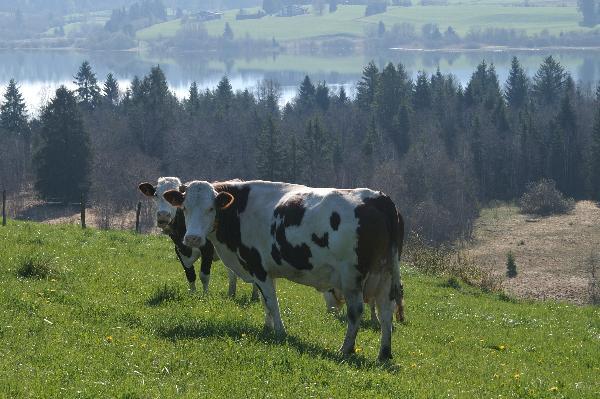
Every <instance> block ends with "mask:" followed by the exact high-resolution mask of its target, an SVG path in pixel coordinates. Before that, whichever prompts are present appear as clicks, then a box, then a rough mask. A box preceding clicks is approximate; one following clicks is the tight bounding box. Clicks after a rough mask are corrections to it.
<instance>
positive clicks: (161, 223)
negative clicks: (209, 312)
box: [138, 177, 258, 299]
mask: <svg viewBox="0 0 600 399" xmlns="http://www.w3.org/2000/svg"><path fill="white" fill-rule="evenodd" d="M180 187H182V184H181V181H180V180H179V178H177V177H161V178H159V179H158V183H157V184H156V186H153V185H152V184H151V183H141V184H140V185H139V186H138V188H139V190H140V191H141V192H142V193H143V194H144V195H146V196H148V197H151V198H153V199H154V200H155V202H156V206H157V212H156V225H157V226H158V227H159V228H160V229H162V231H163V233H165V234H167V235H168V236H169V237H170V238H171V240H172V241H173V243H174V244H175V254H176V255H177V258H178V259H179V262H180V263H181V266H182V267H183V270H184V272H185V276H186V278H187V281H188V284H189V288H190V291H191V292H194V291H196V271H195V269H194V262H196V261H197V260H198V259H199V258H202V259H201V261H200V281H202V288H203V290H204V292H205V293H206V292H208V282H209V280H210V269H211V266H212V261H213V260H215V259H217V257H216V253H215V250H214V247H213V245H212V243H211V242H210V241H207V242H206V243H205V245H203V246H201V247H200V248H192V247H189V246H187V245H185V244H184V243H183V239H184V237H185V232H186V228H185V218H184V216H183V211H182V210H181V209H178V208H176V207H174V206H172V205H171V204H169V203H168V202H167V201H166V200H165V199H164V198H163V194H164V193H165V192H167V191H169V190H179V188H180ZM227 272H228V277H229V292H228V293H229V296H235V291H236V285H237V276H236V275H235V272H233V271H232V270H231V269H227ZM252 299H258V290H257V288H256V286H255V287H254V289H253V291H252Z"/></svg>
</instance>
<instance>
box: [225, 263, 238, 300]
mask: <svg viewBox="0 0 600 399" xmlns="http://www.w3.org/2000/svg"><path fill="white" fill-rule="evenodd" d="M227 275H228V277H229V290H228V291H227V295H228V296H229V297H231V298H233V297H234V296H235V291H236V289H237V274H235V272H234V271H233V270H231V269H227Z"/></svg>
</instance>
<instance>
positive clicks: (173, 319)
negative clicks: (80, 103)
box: [0, 221, 600, 398]
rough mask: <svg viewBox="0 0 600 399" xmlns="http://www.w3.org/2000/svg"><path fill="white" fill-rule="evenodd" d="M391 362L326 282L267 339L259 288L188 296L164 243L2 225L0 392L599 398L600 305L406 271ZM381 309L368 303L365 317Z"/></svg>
mask: <svg viewBox="0 0 600 399" xmlns="http://www.w3.org/2000/svg"><path fill="white" fill-rule="evenodd" d="M403 272H404V281H405V287H406V303H407V313H406V315H407V322H406V323H404V324H396V327H395V331H394V335H393V341H394V342H393V352H394V355H395V357H394V359H393V361H392V362H391V363H389V364H385V365H380V364H377V362H376V361H375V359H376V356H377V350H378V347H379V342H378V341H379V333H378V332H377V331H376V330H375V329H373V327H372V326H371V325H370V324H369V323H368V322H367V321H366V320H365V322H364V326H363V328H362V329H361V331H360V333H359V336H358V340H357V345H358V348H357V353H356V354H355V355H353V356H351V357H349V358H344V357H342V356H340V355H339V354H338V353H337V348H338V347H339V346H340V345H341V342H342V338H343V335H344V331H345V323H344V321H343V320H342V319H341V318H338V317H336V316H333V315H331V314H327V313H326V312H325V308H324V304H323V301H322V299H321V297H320V295H319V294H318V293H317V292H316V291H315V290H313V289H311V288H308V287H303V286H299V285H296V284H293V283H289V282H287V281H280V282H279V284H278V293H279V298H280V305H281V309H282V316H283V319H284V323H286V326H287V329H288V333H289V336H288V337H287V338H286V339H285V340H282V341H277V340H275V339H274V338H273V337H272V336H271V335H269V334H265V333H263V332H262V323H263V311H262V307H261V305H260V304H259V303H254V302H250V300H249V297H250V291H251V289H250V286H249V285H247V284H239V286H238V289H239V291H238V296H237V297H236V298H235V299H229V298H227V296H226V273H225V272H224V268H223V266H222V265H221V264H220V263H215V264H214V268H213V279H212V281H211V287H210V290H211V292H210V294H209V295H202V294H194V295H189V294H188V293H187V292H186V286H187V283H186V282H185V278H184V275H183V272H182V270H180V266H179V263H178V261H177V259H176V257H175V254H174V252H173V250H172V248H171V245H170V241H169V239H168V238H167V237H164V236H149V235H135V234H133V233H131V232H123V231H99V230H94V229H87V230H85V231H83V230H81V229H79V228H78V227H76V226H70V225H59V226H49V225H42V224H36V223H29V222H16V221H9V224H8V226H7V227H0V287H1V290H0V309H1V310H0V376H1V378H0V397H117V398H142V397H143V398H146V397H261V398H264V397H286V398H287V397H394V398H402V397H417V398H421V397H442V396H443V397H458V398H467V397H473V398H481V397H530V398H538V397H549V398H555V397H556V398H560V397H571V398H575V397H576V398H594V397H596V398H597V397H598V396H599V395H600V379H599V378H598V376H599V375H600V308H598V307H596V308H594V307H577V306H573V305H567V304H563V303H556V302H521V301H515V300H512V299H510V298H507V297H506V296H504V295H498V294H491V293H484V292H482V291H480V290H478V289H475V288H472V287H468V286H465V285H464V284H459V285H456V284H448V282H447V281H446V280H445V279H443V278H437V277H430V276H424V275H421V274H419V273H417V272H415V271H413V270H411V269H410V268H409V267H408V266H406V265H403ZM366 313H368V311H367V312H366Z"/></svg>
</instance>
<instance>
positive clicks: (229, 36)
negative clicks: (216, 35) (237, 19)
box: [223, 22, 233, 40]
mask: <svg viewBox="0 0 600 399" xmlns="http://www.w3.org/2000/svg"><path fill="white" fill-rule="evenodd" d="M223 39H225V40H233V30H231V26H229V22H225V30H224V31H223Z"/></svg>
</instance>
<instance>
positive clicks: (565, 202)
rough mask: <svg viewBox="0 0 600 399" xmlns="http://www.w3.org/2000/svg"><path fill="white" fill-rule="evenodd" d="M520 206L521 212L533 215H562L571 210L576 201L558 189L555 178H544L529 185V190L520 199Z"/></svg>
mask: <svg viewBox="0 0 600 399" xmlns="http://www.w3.org/2000/svg"><path fill="white" fill-rule="evenodd" d="M519 208H520V210H521V213H527V214H531V215H539V216H548V215H561V214H565V213H569V212H571V211H572V210H573V209H574V208H575V201H574V200H573V199H572V198H566V197H565V196H564V195H563V194H562V193H561V192H560V191H558V189H557V188H556V184H555V183H554V181H553V180H550V179H542V180H540V181H539V182H537V183H530V184H529V185H528V186H527V191H525V193H524V194H523V196H522V197H521V198H520V199H519Z"/></svg>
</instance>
